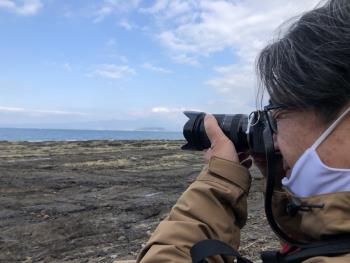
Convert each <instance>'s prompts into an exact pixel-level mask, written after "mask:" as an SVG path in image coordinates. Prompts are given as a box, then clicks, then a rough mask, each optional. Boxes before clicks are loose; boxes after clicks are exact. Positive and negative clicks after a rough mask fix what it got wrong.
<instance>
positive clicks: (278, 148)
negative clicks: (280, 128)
mask: <svg viewBox="0 0 350 263" xmlns="http://www.w3.org/2000/svg"><path fill="white" fill-rule="evenodd" d="M272 137H273V146H274V147H275V150H276V151H279V150H280V147H279V146H278V142H277V135H276V134H274V135H273V136H272Z"/></svg>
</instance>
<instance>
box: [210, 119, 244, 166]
mask: <svg viewBox="0 0 350 263" xmlns="http://www.w3.org/2000/svg"><path fill="white" fill-rule="evenodd" d="M204 127H205V132H206V133H207V135H208V138H209V140H210V143H211V147H210V148H209V149H208V150H207V151H206V153H205V155H204V158H205V161H206V162H207V163H208V162H209V160H210V158H211V157H212V156H216V157H219V158H222V159H225V160H229V161H233V162H237V163H239V158H238V154H237V152H236V148H235V146H234V144H233V143H232V141H230V139H229V138H227V137H226V135H225V134H224V133H223V131H222V130H221V129H220V127H219V125H218V122H217V121H216V119H215V117H214V116H213V115H211V114H206V115H205V118H204Z"/></svg>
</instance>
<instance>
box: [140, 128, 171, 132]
mask: <svg viewBox="0 0 350 263" xmlns="http://www.w3.org/2000/svg"><path fill="white" fill-rule="evenodd" d="M135 131H155V132H162V131H166V129H164V128H163V127H142V128H138V129H135Z"/></svg>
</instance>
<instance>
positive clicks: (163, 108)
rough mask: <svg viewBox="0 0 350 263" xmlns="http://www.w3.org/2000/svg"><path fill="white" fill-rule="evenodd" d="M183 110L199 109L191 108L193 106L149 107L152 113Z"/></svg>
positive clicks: (179, 111) (180, 111)
mask: <svg viewBox="0 0 350 263" xmlns="http://www.w3.org/2000/svg"><path fill="white" fill-rule="evenodd" d="M184 111H200V110H199V109H193V108H186V107H181V108H169V107H154V108H152V109H151V112H152V113H166V114H169V113H182V112H184Z"/></svg>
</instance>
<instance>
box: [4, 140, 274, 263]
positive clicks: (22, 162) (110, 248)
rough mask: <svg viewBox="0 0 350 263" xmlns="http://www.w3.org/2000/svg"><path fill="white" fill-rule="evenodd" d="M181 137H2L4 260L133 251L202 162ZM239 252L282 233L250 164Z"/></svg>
mask: <svg viewBox="0 0 350 263" xmlns="http://www.w3.org/2000/svg"><path fill="white" fill-rule="evenodd" d="M183 143H184V141H167V140H158V141H156V140H152V141H148V140H128V141H112V140H102V141H74V142H68V141H63V142H62V141H55V142H0V150H1V151H0V206H1V207H3V208H4V209H2V210H1V211H0V227H1V229H2V231H1V233H0V261H5V262H15V261H25V262H41V261H43V262H45V261H49V262H62V261H69V262H86V261H87V260H88V261H89V262H101V261H102V262H113V261H115V260H132V259H135V258H136V255H137V253H138V252H139V250H140V248H141V246H142V244H143V243H144V242H146V241H147V240H148V238H149V236H150V234H151V233H152V231H153V230H154V229H155V227H156V226H157V225H158V223H159V221H160V220H161V219H163V218H164V217H165V216H166V215H167V213H168V212H169V210H170V208H171V207H172V206H173V205H174V203H175V202H176V200H177V199H178V197H179V196H180V195H181V193H182V192H183V191H184V190H185V189H186V188H187V186H188V185H189V184H190V183H191V182H192V181H193V180H194V179H195V178H196V176H197V175H198V173H199V171H200V170H201V169H202V167H203V159H202V153H201V152H189V151H182V150H180V147H181V146H182V145H183ZM252 174H253V179H254V180H253V184H252V188H251V192H250V195H249V200H248V203H249V218H248V223H247V225H246V226H245V227H244V229H243V231H242V238H241V240H242V243H241V252H242V254H245V255H247V254H248V255H249V256H250V258H251V259H258V258H259V254H258V251H259V250H260V249H261V248H264V249H266V248H271V249H273V248H276V246H277V245H278V242H277V240H275V239H274V237H273V234H272V233H271V232H272V231H271V230H270V229H269V228H268V226H267V223H266V219H265V217H264V213H263V201H262V200H263V198H262V193H261V191H262V188H263V180H262V179H261V176H260V175H259V174H258V173H257V171H256V170H255V169H253V170H252Z"/></svg>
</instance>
